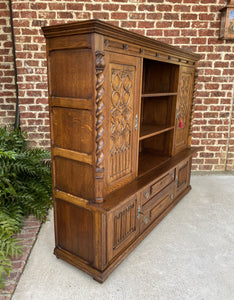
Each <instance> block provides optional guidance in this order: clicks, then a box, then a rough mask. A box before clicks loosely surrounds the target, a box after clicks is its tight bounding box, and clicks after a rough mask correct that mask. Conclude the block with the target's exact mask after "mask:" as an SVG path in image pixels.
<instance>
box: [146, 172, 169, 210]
mask: <svg viewBox="0 0 234 300" xmlns="http://www.w3.org/2000/svg"><path fill="white" fill-rule="evenodd" d="M174 180H175V169H174V170H172V171H170V172H168V173H167V174H166V175H165V176H164V177H162V178H161V179H159V180H157V181H156V182H154V183H153V184H151V185H149V186H147V187H146V188H145V189H144V190H143V191H142V192H141V205H144V204H145V203H146V202H147V201H149V199H150V198H152V196H154V195H156V194H157V193H159V192H160V191H161V190H163V189H164V188H165V187H166V186H168V185H169V184H170V183H172V182H173V181H174Z"/></svg>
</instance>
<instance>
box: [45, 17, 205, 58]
mask: <svg viewBox="0 0 234 300" xmlns="http://www.w3.org/2000/svg"><path fill="white" fill-rule="evenodd" d="M42 30H43V33H44V35H45V37H46V38H51V37H57V36H65V35H74V34H89V33H98V34H102V35H104V36H105V37H111V38H113V37H115V38H116V39H118V40H121V41H123V42H125V43H131V44H134V45H138V46H140V47H141V48H148V49H152V50H154V51H161V52H164V53H165V54H167V55H172V56H173V55H175V56H178V57H180V58H185V59H191V60H194V61H197V60H199V59H200V58H201V56H200V55H199V54H195V53H192V52H189V51H186V50H184V49H180V48H179V47H175V46H171V45H168V44H166V43H163V42H159V41H157V40H155V39H152V38H149V37H146V36H143V35H139V34H137V33H135V32H131V31H128V30H126V29H123V28H119V27H117V26H114V25H112V24H109V23H107V22H103V21H100V20H88V21H79V22H72V23H67V24H60V25H54V26H47V27H43V28H42Z"/></svg>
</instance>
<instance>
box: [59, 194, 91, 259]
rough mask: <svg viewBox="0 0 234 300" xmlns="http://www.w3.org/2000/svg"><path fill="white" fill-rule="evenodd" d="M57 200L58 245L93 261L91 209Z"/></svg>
mask: <svg viewBox="0 0 234 300" xmlns="http://www.w3.org/2000/svg"><path fill="white" fill-rule="evenodd" d="M55 201H56V216H55V217H56V219H57V230H58V245H57V246H58V247H61V248H62V249H65V250H67V251H69V252H71V253H73V254H75V255H77V256H79V257H81V258H82V259H84V260H86V261H88V262H89V263H91V262H93V259H94V253H93V215H92V213H91V211H89V210H87V209H85V208H83V207H79V206H76V205H73V204H71V203H67V202H65V201H63V200H60V199H55Z"/></svg>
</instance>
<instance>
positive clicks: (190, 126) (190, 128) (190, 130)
mask: <svg viewBox="0 0 234 300" xmlns="http://www.w3.org/2000/svg"><path fill="white" fill-rule="evenodd" d="M197 79H198V70H197V69H195V74H194V90H193V97H192V104H191V111H190V121H189V132H188V146H189V147H191V140H192V127H193V113H194V106H195V99H196V97H197Z"/></svg>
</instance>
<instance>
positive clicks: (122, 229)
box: [107, 196, 139, 260]
mask: <svg viewBox="0 0 234 300" xmlns="http://www.w3.org/2000/svg"><path fill="white" fill-rule="evenodd" d="M108 219H109V220H108V226H107V230H108V234H107V236H108V238H109V240H108V259H109V260H111V259H112V258H113V257H114V256H115V255H116V254H117V253H119V252H120V251H121V250H123V249H124V248H125V247H126V246H127V245H128V244H129V243H130V242H131V241H132V240H133V239H134V238H135V237H136V235H137V234H138V233H139V221H138V200H137V196H134V197H132V198H131V199H129V200H128V201H127V202H126V203H125V204H124V205H122V206H121V207H120V208H118V209H117V210H115V211H114V212H113V213H111V214H110V215H109V218H108Z"/></svg>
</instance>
